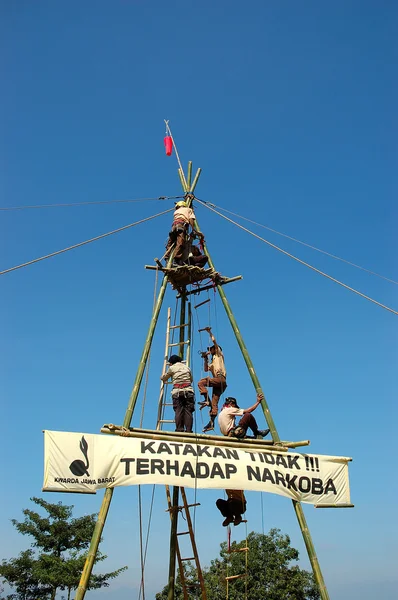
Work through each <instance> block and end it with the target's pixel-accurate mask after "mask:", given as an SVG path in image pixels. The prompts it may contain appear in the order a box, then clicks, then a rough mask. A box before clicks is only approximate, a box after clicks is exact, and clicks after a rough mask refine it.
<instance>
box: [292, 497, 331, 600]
mask: <svg viewBox="0 0 398 600" xmlns="http://www.w3.org/2000/svg"><path fill="white" fill-rule="evenodd" d="M292 503H293V507H294V510H295V513H296V516H297V520H298V522H299V525H300V529H301V533H302V534H303V538H304V543H305V547H306V548H307V552H308V557H309V559H310V562H311V566H312V570H313V572H314V575H315V579H316V582H317V584H318V587H319V593H320V595H321V598H322V600H330V596H329V593H328V590H327V588H326V584H325V581H324V579H323V575H322V571H321V567H320V566H319V561H318V557H317V555H316V551H315V546H314V544H313V542H312V539H311V534H310V530H309V529H308V525H307V521H306V518H305V515H304V511H303V507H302V506H301V504H300V502H297V501H296V500H292Z"/></svg>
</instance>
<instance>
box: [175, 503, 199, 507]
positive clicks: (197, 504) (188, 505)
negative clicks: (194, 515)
mask: <svg viewBox="0 0 398 600" xmlns="http://www.w3.org/2000/svg"><path fill="white" fill-rule="evenodd" d="M191 506H200V502H196V504H187V505H186V506H181V507H180V508H191Z"/></svg>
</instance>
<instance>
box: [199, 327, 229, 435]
mask: <svg viewBox="0 0 398 600" xmlns="http://www.w3.org/2000/svg"><path fill="white" fill-rule="evenodd" d="M204 329H205V331H207V332H208V333H209V335H210V337H211V340H212V342H213V346H210V347H209V348H208V350H207V352H203V353H202V357H203V358H204V370H205V372H206V373H208V372H210V373H211V375H212V377H204V378H203V379H201V380H200V381H199V382H198V388H199V392H200V394H201V396H203V398H204V400H203V401H202V402H199V405H200V409H202V408H204V407H205V406H210V421H209V422H208V424H207V425H206V427H204V429H203V432H206V431H212V430H214V421H215V418H216V416H217V413H218V401H219V399H220V396H221V394H223V393H224V391H225V389H226V387H227V379H226V377H227V371H226V370H225V364H224V355H223V353H222V348H221V346H219V345H218V344H217V342H216V338H215V337H214V335H213V334H212V332H211V327H205V328H204ZM209 356H211V363H210V364H209ZM207 388H213V394H212V398H211V403H210V400H209V393H208V389H207Z"/></svg>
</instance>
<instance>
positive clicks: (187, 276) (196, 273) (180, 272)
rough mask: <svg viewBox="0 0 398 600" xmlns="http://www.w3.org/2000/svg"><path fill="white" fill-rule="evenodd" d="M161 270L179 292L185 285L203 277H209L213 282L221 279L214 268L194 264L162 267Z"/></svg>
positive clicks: (197, 281)
mask: <svg viewBox="0 0 398 600" xmlns="http://www.w3.org/2000/svg"><path fill="white" fill-rule="evenodd" d="M162 271H163V272H164V273H166V274H167V276H168V278H169V282H170V284H171V287H172V288H173V289H175V290H178V291H179V292H181V290H183V289H184V287H186V286H187V285H190V284H192V283H199V282H201V281H203V280H204V279H210V280H211V281H213V282H214V283H215V284H216V283H218V281H219V280H220V279H221V276H220V273H218V272H217V271H214V269H203V268H201V267H197V266H195V265H181V266H176V267H171V268H167V267H163V268H162Z"/></svg>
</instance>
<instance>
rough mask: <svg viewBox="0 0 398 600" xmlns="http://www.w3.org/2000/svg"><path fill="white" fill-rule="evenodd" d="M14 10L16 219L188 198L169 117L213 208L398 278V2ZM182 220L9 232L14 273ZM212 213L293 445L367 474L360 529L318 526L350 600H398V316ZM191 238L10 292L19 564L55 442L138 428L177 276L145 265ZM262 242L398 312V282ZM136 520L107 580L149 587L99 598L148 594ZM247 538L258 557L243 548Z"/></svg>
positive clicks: (358, 502) (204, 502)
mask: <svg viewBox="0 0 398 600" xmlns="http://www.w3.org/2000/svg"><path fill="white" fill-rule="evenodd" d="M0 12H1V25H0V27H1V35H0V39H1V42H0V44H1V55H2V57H3V59H2V81H3V91H2V96H1V100H0V102H1V121H2V143H1V159H2V160H1V169H2V177H1V179H2V188H1V205H2V206H17V205H27V204H46V203H70V202H83V201H94V200H110V199H123V198H140V197H156V196H159V195H174V194H179V193H180V186H179V181H178V177H177V174H176V162H175V158H174V157H173V158H166V156H165V154H164V149H163V135H164V125H163V119H164V118H168V119H170V122H171V125H172V127H173V133H174V135H175V137H176V139H177V142H178V145H179V150H180V154H181V157H182V158H183V160H184V163H186V162H187V160H188V159H191V160H193V161H194V167H198V166H200V167H202V168H203V174H202V178H201V180H200V184H199V185H198V188H197V195H198V197H200V198H204V199H206V200H208V201H211V202H214V203H216V204H219V205H221V206H223V207H225V208H229V209H230V210H232V211H235V212H237V213H240V214H244V215H246V216H248V217H249V218H253V219H254V220H257V221H259V222H261V223H264V224H267V225H269V226H270V227H273V228H275V229H278V230H280V231H283V232H285V233H287V234H289V235H292V236H295V237H298V238H300V239H302V240H304V241H306V242H308V243H310V244H313V245H316V246H319V247H321V248H323V249H325V250H327V251H329V252H332V253H335V254H338V255H340V256H343V257H345V258H346V259H348V260H351V261H353V262H356V263H359V264H361V265H363V266H365V267H367V268H369V269H371V270H374V271H377V272H380V273H383V274H385V275H386V276H387V277H391V278H393V279H395V280H397V279H398V270H397V260H396V258H397V254H396V245H395V244H394V242H395V235H394V234H396V218H397V211H396V208H395V206H394V204H395V203H393V199H394V200H395V199H396V194H397V176H396V157H397V142H396V140H397V134H398V127H397V119H396V107H397V105H398V97H397V96H398V94H397V77H396V65H397V54H398V52H397V50H398V46H397V41H396V40H397V23H398V9H397V5H396V3H395V2H393V1H386V0H383V1H381V2H377V3H376V2H371V1H366V0H363V1H362V2H359V1H356V2H355V1H351V0H344V2H343V1H340V0H338V1H336V2H333V3H330V2H329V3H324V2H321V3H320V2H317V1H308V2H292V1H286V2H260V1H258V0H257V1H253V2H249V3H245V4H242V3H241V2H236V1H232V2H226V1H224V2H209V1H208V0H205V1H202V2H201V3H193V2H188V3H187V2H180V1H177V2H160V1H159V0H155V1H153V2H138V1H132V0H123V1H122V0H115V1H113V2H104V1H103V0H97V1H95V2H94V1H86V2H84V3H81V2H76V1H72V2H68V3H61V2H49V1H40V2H3V3H2V5H1V8H0ZM170 205H171V203H170ZM165 207H166V206H165V203H164V202H163V203H162V202H146V203H137V204H110V205H99V206H89V207H72V208H52V209H41V210H25V211H15V212H1V213H0V226H1V232H2V235H1V239H2V248H1V265H0V266H1V267H2V268H7V267H10V266H13V265H16V264H18V263H21V262H24V261H27V260H30V259H32V258H35V257H38V256H41V255H43V254H47V253H49V252H52V251H54V250H58V249H60V248H63V247H65V246H69V245H71V244H73V243H76V242H79V241H82V240H84V239H87V238H89V237H92V236H95V235H98V234H100V233H104V232H106V231H109V230H111V229H113V228H116V227H120V226H122V225H125V224H127V223H130V222H133V221H135V220H138V219H140V218H143V217H145V216H149V215H151V214H154V213H155V212H158V211H160V210H163V209H164V208H165ZM197 216H198V219H199V221H200V224H201V226H202V228H203V229H204V231H205V233H206V237H207V241H208V245H209V249H210V251H211V253H212V255H213V258H214V260H215V262H216V265H217V267H218V269H219V270H220V271H221V272H222V273H223V274H226V275H236V274H242V275H243V276H244V279H243V281H242V282H239V283H235V284H231V285H230V286H229V287H228V290H227V293H228V297H229V300H230V303H231V306H232V308H233V310H234V312H235V314H236V318H237V320H238V323H239V325H240V329H241V331H242V333H243V335H244V338H245V341H246V344H247V346H248V348H249V351H250V352H251V355H252V358H253V361H254V364H255V366H256V368H257V370H258V374H259V376H260V379H261V382H262V385H263V388H264V390H265V392H266V395H267V398H268V401H269V404H270V407H271V410H272V413H273V416H274V419H275V421H276V424H277V427H278V430H279V433H280V435H281V437H282V438H284V439H306V438H309V439H311V446H310V451H312V452H313V453H321V454H337V455H343V456H352V457H353V459H354V460H353V463H352V464H351V466H350V474H351V494H352V500H353V502H354V503H355V506H356V507H355V509H352V510H339V511H327V510H323V511H316V510H314V509H313V508H312V507H310V506H305V513H306V515H307V518H308V522H309V525H310V528H311V532H312V535H313V540H314V543H315V546H316V548H317V551H318V556H319V560H320V564H321V566H322V569H323V572H324V576H325V580H326V583H327V585H328V587H329V590H330V594H331V597H332V598H333V600H359V599H361V600H370V599H371V598H374V596H375V595H377V596H378V597H379V598H383V600H392V598H393V597H395V591H396V588H397V585H398V580H397V575H396V564H397V541H396V540H397V533H398V531H397V518H396V505H397V491H398V490H397V481H396V458H395V455H396V447H395V443H394V440H395V439H396V430H397V420H398V419H397V408H396V391H397V378H396V364H397V346H396V339H397V338H396V326H397V320H396V316H394V315H392V314H391V313H388V312H386V311H384V310H382V309H381V308H378V307H376V306H375V305H372V304H370V303H369V302H367V301H365V300H363V299H361V298H359V297H357V296H354V295H353V294H351V293H350V292H348V291H346V290H344V289H342V288H341V287H339V286H337V285H335V284H333V283H332V282H330V281H327V280H326V279H324V278H322V277H320V276H319V275H317V274H315V273H313V272H311V271H309V270H308V269H306V268H305V267H303V266H301V265H298V264H296V263H295V262H294V261H292V260H291V259H289V258H287V257H284V256H282V255H280V254H278V253H277V252H276V251H275V250H273V249H271V248H268V247H267V246H266V245H265V244H263V243H261V242H260V241H258V240H255V239H254V238H252V237H250V236H248V235H247V234H246V233H244V232H242V231H239V230H238V229H236V228H235V227H234V226H233V225H230V224H228V223H226V222H225V221H222V220H221V219H220V218H219V217H217V216H216V215H213V214H211V213H210V212H209V211H207V210H206V209H204V208H201V207H199V208H198V210H197ZM394 221H395V222H394ZM169 222H170V218H169V216H168V215H167V216H165V217H161V218H159V219H158V220H155V221H153V222H150V223H147V224H144V225H141V226H139V227H137V228H134V229H131V230H129V231H127V232H123V233H120V234H118V235H116V236H113V237H111V238H108V239H105V240H101V241H99V242H96V243H94V244H91V245H89V246H87V247H84V248H81V249H78V250H75V251H72V252H68V253H67V254H64V255H61V256H59V257H56V258H53V259H51V260H48V261H44V262H42V263H39V264H36V265H33V266H31V267H28V268H25V269H21V270H19V271H16V272H14V273H10V274H8V275H6V276H3V277H2V278H1V281H0V285H1V321H2V323H1V328H2V336H1V337H2V340H1V344H2V349H1V351H2V360H1V365H2V367H1V371H2V374H1V375H2V376H1V379H2V384H1V396H2V435H1V441H0V448H1V453H2V457H3V460H2V461H1V470H0V480H1V482H2V484H3V493H2V494H1V500H0V514H1V520H0V539H1V540H2V541H1V544H0V545H1V552H0V557H8V556H15V555H16V554H17V553H18V552H19V551H20V550H21V549H22V547H24V544H25V545H26V544H27V540H24V539H22V538H20V536H18V535H17V534H16V533H15V531H14V530H13V527H12V525H11V523H10V519H11V518H17V519H18V518H21V511H22V509H23V508H24V507H26V506H28V504H29V497H30V496H33V495H40V494H41V485H42V477H43V466H42V465H43V442H42V433H41V432H42V430H43V429H59V430H65V431H87V432H98V431H99V428H100V426H101V425H102V424H103V423H108V422H114V423H121V422H122V420H123V416H124V411H125V407H126V403H127V399H128V397H129V394H130V391H131V386H132V382H133V379H134V375H135V370H136V366H137V361H138V359H139V356H140V354H141V350H142V346H143V342H144V339H145V334H146V330H147V326H148V324H149V317H150V312H151V305H152V298H153V285H154V275H153V273H151V272H149V271H145V270H144V268H143V265H144V264H148V263H151V262H152V261H153V257H154V256H160V255H161V254H162V250H163V243H164V240H165V238H166V235H167V231H168V228H169ZM256 231H258V233H259V234H260V235H265V237H267V238H268V239H270V241H272V242H275V243H277V244H280V245H282V246H283V247H284V248H285V249H287V250H288V251H291V252H293V253H296V254H298V255H299V256H300V257H301V258H303V259H304V260H308V261H309V262H311V263H312V264H314V265H315V266H317V267H318V268H320V269H324V270H326V271H327V272H328V273H330V274H331V275H333V276H334V277H337V278H338V279H341V280H343V281H344V282H346V283H348V284H349V285H352V286H353V287H355V288H358V289H360V290H361V291H362V292H364V293H365V294H368V295H370V296H373V297H375V298H377V299H378V300H380V301H381V302H383V303H385V304H388V305H390V306H393V307H395V309H396V308H397V306H398V298H397V293H396V292H397V288H396V286H394V285H393V284H391V283H388V282H386V281H383V280H381V279H378V278H376V277H372V276H370V275H368V274H366V273H364V272H361V271H359V270H356V269H354V268H352V267H349V266H348V265H344V264H343V263H338V262H337V261H333V260H332V259H330V258H328V257H326V256H323V255H320V254H317V253H315V252H313V251H311V250H309V249H306V248H304V247H301V246H297V245H296V244H294V243H293V242H290V241H288V240H285V239H282V238H279V237H277V236H276V235H275V234H271V233H267V232H265V231H264V230H261V229H260V230H258V229H257V230H256ZM168 305H170V306H174V299H173V294H172V292H171V290H169V292H168V295H167V299H166V302H165V309H166V306H168ZM201 310H202V312H201V325H202V326H204V325H206V324H207V322H206V321H207V308H204V309H201ZM216 314H217V319H216ZM211 324H212V325H213V326H214V328H215V330H216V331H217V333H218V336H219V339H220V342H221V343H222V345H223V346H224V349H225V355H226V361H227V368H228V371H229V392H230V393H231V395H234V396H236V397H238V398H239V399H240V400H241V403H242V404H243V405H246V406H248V405H250V404H251V403H252V401H253V399H254V394H253V390H252V386H251V383H250V380H249V378H248V376H247V374H246V372H245V370H244V366H243V362H242V359H241V357H240V355H239V351H238V348H237V346H236V344H235V343H234V339H233V336H232V333H231V331H230V330H229V328H228V323H227V321H226V318H225V316H224V314H223V311H222V306H221V305H220V304H219V303H218V302H217V308H215V306H214V303H212V308H211ZM164 327H165V312H163V313H162V315H161V318H160V327H159V331H158V334H157V336H156V338H155V346H154V352H153V355H152V360H151V373H150V383H149V389H148V400H147V405H146V411H145V420H144V423H145V425H146V426H148V427H154V425H155V412H156V406H155V405H156V403H157V397H158V378H159V375H160V368H161V355H162V353H163V347H164ZM197 342H198V338H197V337H196V346H195V356H196V360H195V365H194V369H195V376H196V378H198V377H199V375H200V364H199V362H198V360H199V358H198V355H197V354H196V351H197V350H199V349H200V347H199V344H198V343H197ZM258 416H259V417H260V419H259V420H260V422H261V424H263V418H262V416H261V414H259V415H258ZM200 418H201V416H200V415H199V413H198V428H199V429H200V428H201V425H202V424H201V422H200ZM138 422H139V411H137V414H135V415H134V424H138ZM144 492H145V498H146V499H147V500H146V507H147V506H148V503H149V493H150V490H149V489H146V490H144ZM101 497H102V493H100V494H98V495H97V496H96V497H93V496H87V497H80V496H73V495H62V496H60V495H56V494H54V495H47V496H46V499H47V500H49V501H58V500H62V501H63V502H66V503H69V504H72V503H73V504H74V505H75V506H76V513H77V514H84V513H88V512H94V511H96V510H98V508H99V506H100V502H101ZM216 498H217V492H214V493H213V492H206V493H201V494H200V497H199V501H200V502H201V507H200V508H199V509H198V511H197V516H196V519H197V525H198V544H199V550H200V552H201V556H202V561H203V564H206V563H208V562H209V560H210V559H211V558H213V557H214V556H215V555H216V554H217V553H218V547H219V544H220V543H221V542H222V541H224V540H225V530H224V529H223V528H222V527H221V525H220V523H221V520H220V515H219V513H218V511H217V509H216V507H215V505H214V501H215V499H216ZM260 501H261V498H260V495H259V494H254V493H251V494H248V506H249V512H248V520H249V522H248V527H249V530H256V531H262V515H261V503H260ZM263 503H264V515H263V518H264V528H265V530H266V531H268V530H269V529H270V528H271V527H275V526H276V527H280V528H281V529H282V531H283V532H286V533H289V535H290V536H291V538H292V542H293V544H294V545H295V546H296V547H297V548H298V549H299V550H300V552H301V564H302V565H303V566H304V567H308V566H309V563H308V559H307V557H306V552H305V548H304V545H303V543H302V539H301V534H300V531H299V528H298V525H297V522H296V520H295V517H294V514H293V510H292V507H291V503H290V502H289V501H288V500H286V499H283V498H280V497H277V496H271V495H267V496H264V498H263ZM164 509H165V499H164V491H163V489H161V488H159V489H158V490H157V495H156V513H155V516H154V520H153V527H152V534H151V538H150V544H149V555H148V573H151V575H150V576H149V577H148V583H147V598H148V600H150V599H152V598H154V593H155V592H156V591H158V590H160V589H161V588H162V586H163V585H164V583H165V582H166V577H167V575H166V573H167V558H166V555H167V553H168V517H167V514H166V513H165V512H164ZM137 510H138V509H137V490H136V489H135V488H126V489H118V490H117V491H116V493H115V495H114V502H113V504H112V507H111V511H110V518H109V521H108V523H107V526H106V529H105V534H104V540H105V541H104V545H103V550H104V551H105V552H106V553H107V554H108V555H109V560H108V561H107V567H108V568H113V567H117V566H120V565H122V564H128V565H129V566H130V569H129V570H128V572H127V573H125V574H123V576H122V577H120V579H119V580H118V581H117V582H116V583H115V584H113V585H112V588H111V590H112V591H108V592H107V591H104V592H95V593H92V594H91V595H92V596H93V597H97V598H100V596H101V595H102V596H107V597H110V595H111V597H112V598H114V599H115V600H126V599H127V598H134V597H138V596H137V594H136V592H135V590H136V588H137V586H138V585H139V575H140V574H139V553H138V518H137V514H138V513H137ZM145 515H146V516H145V522H146V519H147V512H146V513H145ZM210 532H211V533H210ZM233 533H234V536H235V537H236V538H237V539H240V537H241V536H243V535H244V530H243V529H242V528H237V529H236V530H235V531H234V532H233Z"/></svg>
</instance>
